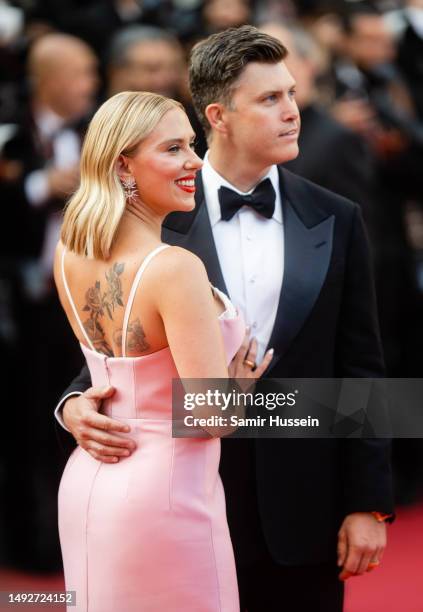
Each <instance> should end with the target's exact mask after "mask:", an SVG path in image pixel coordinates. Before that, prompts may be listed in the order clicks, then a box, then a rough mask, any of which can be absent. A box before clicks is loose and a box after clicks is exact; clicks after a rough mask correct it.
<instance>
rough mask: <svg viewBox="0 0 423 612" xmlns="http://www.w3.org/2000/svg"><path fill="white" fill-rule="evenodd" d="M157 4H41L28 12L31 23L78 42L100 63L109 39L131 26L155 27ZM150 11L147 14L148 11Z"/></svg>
mask: <svg viewBox="0 0 423 612" xmlns="http://www.w3.org/2000/svg"><path fill="white" fill-rule="evenodd" d="M161 4H162V3H161V2H153V3H152V2H145V1H144V2H142V1H140V0H109V1H107V2H104V0H89V1H88V2H81V1H79V0H65V1H64V2H60V3H57V2H54V0H49V2H48V4H47V5H46V3H45V0H42V1H39V2H38V3H36V6H35V7H34V8H33V9H32V11H30V12H29V20H30V22H31V23H34V22H35V23H37V22H38V23H44V24H50V25H51V26H53V27H54V28H57V29H59V30H63V31H64V32H67V33H69V34H73V35H74V36H77V37H78V38H82V39H83V40H84V41H85V42H86V43H87V44H89V45H90V46H91V47H92V48H93V49H94V51H95V52H96V54H97V57H98V58H99V59H100V60H101V61H102V60H103V59H104V52H105V50H106V49H107V48H108V46H109V43H110V39H111V38H112V36H113V35H114V34H115V33H116V32H117V31H119V30H120V29H121V28H123V27H125V26H129V25H131V24H145V23H152V24H154V23H159V22H160V16H159V14H158V13H157V10H158V9H159V8H160V6H161ZM149 7H151V10H150V8H149Z"/></svg>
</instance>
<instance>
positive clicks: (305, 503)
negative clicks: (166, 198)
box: [64, 168, 393, 565]
mask: <svg viewBox="0 0 423 612" xmlns="http://www.w3.org/2000/svg"><path fill="white" fill-rule="evenodd" d="M279 172H280V184H281V195H282V207H283V231H284V235H285V271H284V278H283V283H282V290H281V295H280V300H279V305H278V309H277V315H276V321H275V325H274V329H273V332H272V335H271V338H270V342H269V346H271V347H273V348H274V350H275V354H274V359H273V361H272V364H271V366H270V368H269V370H268V372H267V376H270V377H272V378H283V377H287V378H292V377H298V378H301V377H313V378H319V377H324V378H330V377H379V376H383V374H384V365H383V358H382V352H381V345H380V339H379V332H378V323H377V317H376V314H375V312H376V311H375V295H374V288H373V279H372V273H371V264H370V259H369V250H368V245H367V239H366V235H365V230H364V226H363V222H362V219H361V215H360V210H359V207H358V206H357V205H355V204H353V203H351V202H350V201H348V200H345V199H344V198H341V197H340V196H338V195H335V194H334V193H331V192H329V191H327V190H325V189H323V188H321V187H318V186H316V185H314V184H313V183H310V182H309V181H307V180H305V179H302V178H300V177H298V176H296V175H294V174H291V173H290V172H288V171H287V170H284V169H283V168H280V169H279ZM196 202H197V205H196V207H195V209H194V210H193V211H192V212H190V213H182V214H181V213H172V214H171V215H169V216H168V217H167V219H166V221H165V224H164V228H163V240H164V241H165V242H167V243H170V244H176V245H180V246H182V247H185V248H187V249H189V250H191V251H193V252H194V253H196V254H197V255H198V256H199V257H200V258H201V259H202V260H203V262H204V263H205V265H206V268H207V272H208V275H209V279H210V281H211V283H212V284H213V285H215V286H217V287H219V288H220V289H221V290H223V291H226V292H227V288H226V287H225V283H224V279H223V275H222V271H221V269H220V266H219V262H218V256H217V252H216V248H215V244H214V241H213V236H212V231H211V225H210V220H209V217H208V212H207V207H206V205H205V202H204V196H203V189H202V179H201V176H199V177H198V181H197V193H196ZM263 248H271V245H263ZM88 386H90V378H89V373H88V370H87V368H84V370H83V371H82V372H81V374H80V376H79V377H78V378H77V379H75V380H74V381H73V383H72V384H71V386H70V387H69V388H68V389H67V390H66V392H65V394H64V395H66V394H68V393H71V392H75V391H83V390H85V389H86V388H87V387H88ZM220 473H221V476H222V480H223V484H224V487H225V491H226V500H227V512H228V521H229V525H230V528H231V534H232V539H233V542H234V547H235V552H236V554H237V556H238V557H242V555H243V554H244V553H245V555H246V556H248V555H249V554H250V553H251V551H250V550H249V549H248V546H249V544H248V539H249V537H250V535H251V537H252V539H254V538H256V536H255V535H253V534H256V533H257V524H256V523H260V530H261V532H262V534H263V535H264V538H265V541H266V543H267V547H268V549H269V550H270V552H271V554H272V556H273V557H274V559H275V560H276V561H277V562H279V563H282V564H286V565H301V564H309V563H311V564H312V563H319V562H324V561H330V560H332V561H333V560H334V559H335V558H336V542H337V531H338V529H339V526H340V523H341V521H342V519H343V518H344V517H345V515H347V514H349V513H351V512H357V511H363V512H364V511H372V510H378V511H380V512H386V513H391V512H392V511H393V502H392V490H391V472H390V444H389V442H388V441H387V440H357V439H355V440H340V439H339V440H333V439H330V440H329V439H322V440H317V439H313V440H311V439H258V440H234V439H223V440H222V460H221V467H220ZM253 505H254V506H256V508H252V506H253ZM254 546H255V544H254V543H253V544H252V547H253V548H254ZM253 552H254V551H253ZM241 561H242V559H241Z"/></svg>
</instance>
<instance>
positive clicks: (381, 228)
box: [331, 2, 423, 376]
mask: <svg viewBox="0 0 423 612" xmlns="http://www.w3.org/2000/svg"><path fill="white" fill-rule="evenodd" d="M341 16H342V21H341V23H342V28H343V41H342V45H341V49H340V50H341V54H340V55H339V56H338V58H337V59H336V60H335V62H334V64H333V76H334V80H333V85H334V102H333V105H332V108H331V112H332V114H333V116H334V118H335V119H336V120H337V121H339V122H340V123H342V124H343V125H345V126H346V127H348V128H349V129H351V130H353V131H355V132H356V133H358V134H359V135H360V136H362V137H363V138H364V139H366V141H367V142H368V143H369V145H370V147H371V151H372V155H373V159H374V188H375V192H374V193H375V197H374V205H373V207H372V211H371V212H372V220H371V224H370V229H371V233H372V244H373V250H374V255H375V266H376V287H377V293H378V302H379V317H380V323H381V332H382V341H383V344H384V351H385V359H386V364H387V369H388V374H389V375H390V376H413V375H414V376H419V375H421V372H422V369H423V366H422V365H421V364H420V363H421V360H420V359H419V358H418V350H417V347H418V346H419V345H420V344H421V341H422V340H423V336H422V334H421V332H422V326H421V325H419V324H418V318H419V317H420V316H421V315H418V312H417V311H416V305H417V303H418V295H417V288H416V282H415V272H414V263H413V255H412V251H411V248H410V245H409V242H408V239H407V233H406V226H405V210H406V203H407V201H408V199H409V198H412V197H415V196H416V194H418V193H419V192H420V193H421V192H422V189H423V182H422V173H421V170H420V168H421V163H422V161H423V157H422V144H423V140H422V132H421V125H419V123H418V121H417V118H416V115H415V112H414V108H413V103H412V98H411V95H410V93H409V91H408V89H407V87H406V84H405V82H404V81H403V80H402V79H401V75H400V74H399V73H398V70H397V69H396V68H395V60H396V45H395V39H394V36H393V33H392V32H391V31H390V30H389V28H388V26H387V24H386V22H385V19H384V16H383V14H382V13H381V12H380V11H379V10H378V9H376V8H375V7H374V6H373V5H371V4H369V3H367V2H356V3H351V4H348V6H347V7H346V8H345V10H344V11H343V13H342V15H341ZM416 317H417V318H416ZM416 325H417V327H416Z"/></svg>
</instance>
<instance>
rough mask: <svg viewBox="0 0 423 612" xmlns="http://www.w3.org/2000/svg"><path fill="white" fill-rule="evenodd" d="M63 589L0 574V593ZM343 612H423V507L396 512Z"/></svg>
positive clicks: (59, 611) (54, 580)
mask: <svg viewBox="0 0 423 612" xmlns="http://www.w3.org/2000/svg"><path fill="white" fill-rule="evenodd" d="M63 588H64V586H63V578H62V576H61V575H57V576H49V577H46V576H38V575H35V574H23V573H19V572H15V571H13V570H8V569H1V570H0V591H6V590H13V591H18V590H22V591H24V592H31V591H43V590H44V591H61V590H63ZM64 609H65V608H64V606H61V605H55V606H48V607H47V606H43V607H40V606H35V605H31V606H29V605H19V606H17V605H13V606H12V605H9V606H1V607H0V611H1V612H10V611H11V610H17V611H18V610H28V611H30V610H31V611H33V612H35V611H36V612H38V611H41V610H44V611H46V610H55V611H56V612H63V611H64ZM116 612H124V611H116ZM160 612H166V611H165V610H161V611H160ZM181 612H195V610H192V611H191V610H190V611H188V610H183V611H182V610H181ZM263 612H266V610H263ZM281 612H295V610H284V608H283V606H281ZM310 612H313V611H312V610H310ZM345 612H423V503H420V504H418V505H415V506H412V507H410V508H403V509H400V510H399V511H398V518H397V520H396V521H395V523H394V524H393V525H391V526H390V527H389V529H388V548H387V550H386V553H385V556H384V558H383V562H382V565H381V566H380V568H378V569H377V570H375V571H374V572H372V573H371V574H367V575H365V576H361V577H359V578H351V579H350V580H348V581H347V597H346V605H345Z"/></svg>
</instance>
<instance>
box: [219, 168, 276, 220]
mask: <svg viewBox="0 0 423 612" xmlns="http://www.w3.org/2000/svg"><path fill="white" fill-rule="evenodd" d="M218 195H219V202H220V216H221V217H222V219H223V221H230V219H232V217H233V216H234V215H235V214H236V213H237V212H238V210H239V209H240V208H242V206H250V207H251V208H254V210H255V211H256V212H258V213H259V214H260V215H263V217H266V218H267V219H271V218H272V217H273V213H274V212H275V199H276V193H275V190H274V189H273V185H272V182H271V180H270V179H269V178H267V179H265V180H264V181H262V182H261V183H259V184H258V185H257V187H256V188H255V189H254V191H253V193H250V194H249V195H240V194H239V193H237V192H236V191H233V190H232V189H228V187H220V189H219V191H218Z"/></svg>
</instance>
